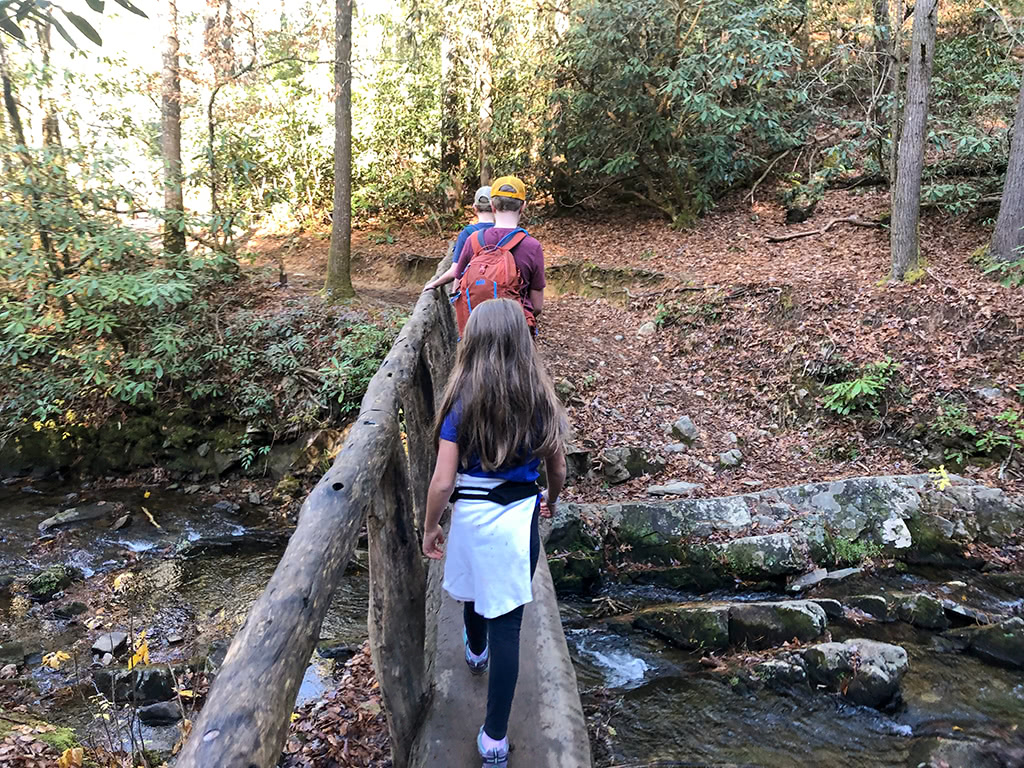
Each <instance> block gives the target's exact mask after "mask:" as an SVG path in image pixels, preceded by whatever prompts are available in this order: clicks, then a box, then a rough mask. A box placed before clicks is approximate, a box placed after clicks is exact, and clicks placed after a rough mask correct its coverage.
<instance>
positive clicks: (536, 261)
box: [455, 227, 547, 312]
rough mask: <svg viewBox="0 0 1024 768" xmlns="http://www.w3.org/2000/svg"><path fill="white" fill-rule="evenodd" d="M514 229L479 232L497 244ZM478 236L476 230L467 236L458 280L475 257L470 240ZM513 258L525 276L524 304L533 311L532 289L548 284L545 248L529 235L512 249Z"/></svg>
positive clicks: (461, 256)
mask: <svg viewBox="0 0 1024 768" xmlns="http://www.w3.org/2000/svg"><path fill="white" fill-rule="evenodd" d="M512 231H514V230H511V229H506V228H502V229H498V228H497V227H491V228H490V229H482V230H478V232H483V233H484V243H485V244H486V245H497V244H498V241H499V240H501V238H503V237H504V236H505V235H507V234H508V233H509V232H512ZM476 237H477V232H474V233H473V234H472V235H470V236H469V237H468V238H466V244H465V245H464V246H462V253H461V254H460V255H459V268H458V270H457V271H456V273H455V279H456V280H458V279H460V278H461V277H462V273H463V272H465V271H466V267H468V266H469V262H470V260H471V259H472V258H473V244H472V243H471V242H470V240H474V239H476ZM512 258H514V259H515V261H516V266H517V267H519V274H520V275H522V278H523V304H524V305H525V306H526V308H527V309H529V310H530V311H531V312H532V311H533V304H532V303H531V302H530V291H542V290H544V286H545V285H547V281H546V280H545V278H544V249H543V248H541V246H540V243H538V242H537V241H536V240H535V239H533V238H532V237H530V236H529V235H527V236H526V237H525V238H524V239H523V242H521V243H520V244H519V245H517V246H516V247H515V248H514V249H512Z"/></svg>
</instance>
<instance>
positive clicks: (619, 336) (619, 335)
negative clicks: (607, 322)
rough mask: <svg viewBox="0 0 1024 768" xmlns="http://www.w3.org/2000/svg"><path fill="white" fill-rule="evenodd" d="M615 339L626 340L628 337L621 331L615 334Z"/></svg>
mask: <svg viewBox="0 0 1024 768" xmlns="http://www.w3.org/2000/svg"><path fill="white" fill-rule="evenodd" d="M615 340H616V341H625V340H626V337H625V336H623V335H622V334H621V333H616V334H615Z"/></svg>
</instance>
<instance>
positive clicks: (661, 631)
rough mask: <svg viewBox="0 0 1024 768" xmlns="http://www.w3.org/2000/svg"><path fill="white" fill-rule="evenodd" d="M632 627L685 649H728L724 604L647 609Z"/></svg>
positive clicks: (726, 610) (727, 611)
mask: <svg viewBox="0 0 1024 768" xmlns="http://www.w3.org/2000/svg"><path fill="white" fill-rule="evenodd" d="M633 626H634V627H636V628H637V629H642V630H645V631H647V632H651V633H652V634H655V635H657V636H658V637H661V638H663V639H665V640H667V641H668V642H670V643H672V644H673V645H676V646H679V647H680V648H686V649H687V650H722V649H724V648H727V647H728V646H729V606H728V605H698V606H687V605H670V606H658V607H657V608H648V609H647V610H644V611H640V612H639V613H637V614H636V615H635V616H634V618H633Z"/></svg>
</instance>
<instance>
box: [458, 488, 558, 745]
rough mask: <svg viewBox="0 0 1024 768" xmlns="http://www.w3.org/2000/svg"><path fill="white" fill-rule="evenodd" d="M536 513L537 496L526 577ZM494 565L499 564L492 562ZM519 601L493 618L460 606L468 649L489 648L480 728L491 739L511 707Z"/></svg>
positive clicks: (536, 551) (533, 559) (536, 545)
mask: <svg viewBox="0 0 1024 768" xmlns="http://www.w3.org/2000/svg"><path fill="white" fill-rule="evenodd" d="M539 517H540V500H539V499H538V501H537V506H536V508H534V510H533V521H532V522H531V523H530V578H531V579H532V578H533V573H534V571H536V570H537V560H538V558H539V557H540V534H539V532H538V531H537V523H538V518H539ZM496 565H499V564H497V563H496ZM524 607H525V606H522V605H520V606H519V607H518V608H514V609H513V610H511V611H509V612H508V613H506V614H504V615H502V616H497V617H495V618H493V619H485V618H484V617H483V616H481V615H480V614H478V613H477V612H476V606H475V604H474V603H465V604H463V608H462V615H463V620H464V621H465V622H466V637H467V638H468V639H469V650H471V651H472V652H473V653H476V654H480V653H483V652H484V648H490V672H489V673H488V674H489V678H488V680H487V719H486V720H484V730H485V731H486V732H487V735H488V736H490V737H491V738H492V739H503V738H505V734H506V733H507V732H508V716H509V713H510V712H511V711H512V697H513V696H515V693H516V682H517V681H518V680H519V630H520V629H521V628H522V625H523V608H524Z"/></svg>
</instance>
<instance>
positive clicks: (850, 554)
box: [832, 536, 882, 566]
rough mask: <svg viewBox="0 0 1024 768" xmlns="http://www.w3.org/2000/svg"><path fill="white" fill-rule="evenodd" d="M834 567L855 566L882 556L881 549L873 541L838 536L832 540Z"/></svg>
mask: <svg viewBox="0 0 1024 768" xmlns="http://www.w3.org/2000/svg"><path fill="white" fill-rule="evenodd" d="M832 547H833V549H832V551H833V557H834V559H835V562H836V565H843V566H855V565H860V564H861V563H864V562H865V561H867V560H871V559H873V558H876V557H878V556H879V555H881V554H882V547H881V545H879V544H876V543H875V542H873V541H865V540H863V539H848V538H845V537H843V536H838V537H836V538H835V539H833V540H832Z"/></svg>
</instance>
